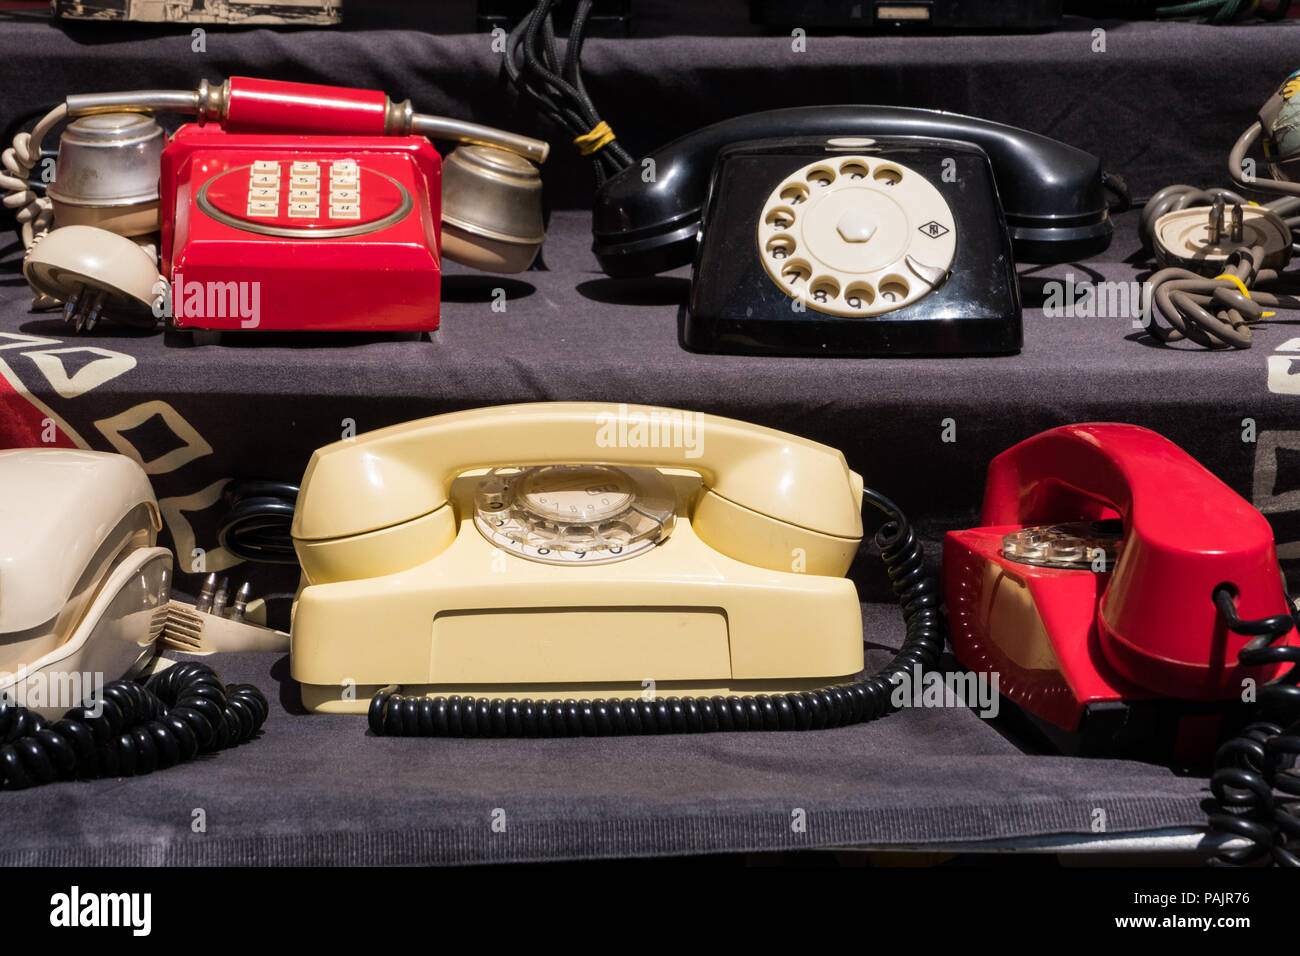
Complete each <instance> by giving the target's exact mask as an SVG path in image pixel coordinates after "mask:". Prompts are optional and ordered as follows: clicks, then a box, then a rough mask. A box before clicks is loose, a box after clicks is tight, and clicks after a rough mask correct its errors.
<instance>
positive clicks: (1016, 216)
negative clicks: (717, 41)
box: [591, 106, 1112, 276]
mask: <svg viewBox="0 0 1300 956" xmlns="http://www.w3.org/2000/svg"><path fill="white" fill-rule="evenodd" d="M845 136H852V137H876V138H879V137H883V136H925V137H931V138H938V139H948V140H959V141H961V142H965V143H970V144H972V145H974V146H977V147H979V148H980V149H982V150H983V151H984V152H985V153H986V154H987V155H988V158H989V160H990V161H991V162H992V164H993V170H994V176H995V178H996V180H997V184H998V193H999V195H1000V196H1001V198H1002V209H1003V212H1004V213H1005V215H1006V222H1007V228H1008V229H1009V231H1010V234H1011V240H1012V243H1013V245H1014V247H1015V252H1016V258H1017V259H1018V260H1020V261H1021V262H1037V263H1049V262H1072V261H1075V260H1077V259H1083V258H1086V257H1088V256H1092V255H1096V254H1097V253H1099V252H1101V251H1102V250H1104V249H1105V248H1106V247H1107V246H1108V245H1110V237H1111V232H1112V225H1111V221H1110V215H1109V212H1108V209H1107V203H1106V193H1105V190H1104V189H1103V188H1102V183H1101V164H1100V163H1099V162H1098V160H1097V157H1095V156H1092V155H1091V154H1089V153H1085V152H1084V151H1083V150H1079V149H1075V148H1074V147H1073V146H1067V145H1066V144H1064V143H1059V142H1057V141H1056V140H1054V139H1049V138H1048V137H1046V136H1039V135H1038V134H1037V133H1030V132H1026V131H1025V130H1021V129H1016V128H1015V127H1014V126H1005V125H1003V124H1001V123H991V122H989V121H988V120H981V119H976V118H974V117H971V116H962V115H961V114H959V113H947V112H943V111H940V110H922V109H912V108H910V107H901V106H809V107H799V108H794V109H781V110H769V111H767V112H764V113H750V114H748V115H747V116H738V117H736V118H734V119H729V120H724V121H723V122H721V123H714V124H713V125H712V126H706V127H704V128H703V129H701V130H697V131H696V132H694V133H691V134H690V135H688V136H683V137H682V138H681V139H677V140H674V141H673V142H671V143H669V144H668V145H667V146H664V147H663V148H662V149H660V150H658V151H657V152H655V153H653V154H652V155H651V156H650V157H648V159H650V160H653V181H651V182H646V181H644V179H643V176H646V175H648V172H649V171H648V170H647V169H646V165H645V162H644V161H639V162H636V163H634V164H633V165H632V166H629V167H628V168H627V169H625V170H623V171H622V172H620V173H619V174H618V175H617V176H614V177H613V178H611V179H610V180H609V181H608V182H606V183H605V184H604V185H603V186H602V187H601V188H600V190H599V191H598V192H597V193H596V203H595V209H594V210H593V213H592V224H591V229H592V251H593V252H594V253H595V254H596V257H597V259H599V260H600V266H601V269H602V270H604V271H605V273H606V274H608V275H611V276H641V275H653V274H655V273H657V272H665V271H667V270H669V269H675V268H677V267H678V266H684V265H686V264H688V263H689V262H691V260H692V259H693V258H694V256H695V241H696V231H697V227H698V225H699V220H700V212H701V210H702V208H703V205H704V197H705V193H706V191H707V190H708V185H709V177H710V175H711V173H712V171H713V164H714V161H715V159H716V158H717V155H718V152H719V151H720V150H721V149H722V148H723V147H725V146H729V145H731V144H732V143H737V142H741V141H748V140H757V139H769V138H772V139H784V138H791V137H824V138H834V137H845Z"/></svg>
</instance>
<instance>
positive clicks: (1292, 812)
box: [1210, 585, 1300, 866]
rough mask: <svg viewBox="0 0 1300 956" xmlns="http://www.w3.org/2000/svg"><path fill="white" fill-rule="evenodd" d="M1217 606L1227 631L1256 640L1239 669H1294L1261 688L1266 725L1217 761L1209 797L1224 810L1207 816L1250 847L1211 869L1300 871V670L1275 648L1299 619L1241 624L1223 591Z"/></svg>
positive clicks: (1285, 649) (1289, 651) (1215, 827)
mask: <svg viewBox="0 0 1300 956" xmlns="http://www.w3.org/2000/svg"><path fill="white" fill-rule="evenodd" d="M1288 603H1289V602H1288ZM1214 604H1215V606H1216V607H1217V608H1218V609H1219V613H1220V614H1221V615H1223V619H1224V621H1226V622H1227V625H1228V629H1229V630H1231V631H1233V632H1234V633H1236V634H1243V635H1248V636H1250V637H1251V638H1252V640H1251V641H1250V642H1249V643H1248V644H1246V646H1245V647H1243V648H1242V649H1241V652H1240V653H1239V654H1238V655H1237V658H1238V660H1240V662H1241V663H1242V664H1244V665H1247V666H1249V667H1260V666H1267V665H1270V664H1287V663H1289V664H1291V665H1293V666H1292V667H1291V669H1290V670H1288V671H1287V672H1286V673H1284V674H1283V675H1281V676H1280V677H1279V678H1278V679H1277V680H1275V681H1272V682H1271V683H1268V684H1265V685H1264V686H1263V687H1261V688H1260V689H1259V695H1258V703H1259V709H1260V717H1261V719H1260V720H1258V721H1256V722H1255V723H1252V724H1251V725H1250V726H1248V727H1246V729H1245V730H1244V731H1242V733H1241V735H1240V736H1238V737H1236V738H1234V739H1233V740H1230V741H1228V742H1227V743H1226V744H1224V745H1223V746H1222V747H1220V748H1219V750H1218V752H1217V753H1216V754H1215V755H1214V768H1215V769H1214V774H1213V776H1212V777H1211V778H1210V790H1211V791H1212V792H1213V793H1214V796H1215V798H1216V799H1217V800H1218V802H1219V811H1218V812H1217V813H1212V814H1211V815H1210V829H1211V831H1212V832H1214V833H1217V834H1220V835H1222V836H1237V837H1245V838H1246V839H1247V840H1249V841H1250V845H1249V846H1246V847H1242V848H1239V849H1225V850H1222V851H1220V853H1219V855H1218V857H1217V858H1216V859H1215V860H1214V862H1215V863H1218V864H1220V865H1225V866H1240V865H1243V864H1247V863H1254V862H1256V861H1258V860H1262V859H1265V858H1268V857H1272V859H1273V861H1274V862H1276V863H1277V864H1279V865H1281V866H1300V853H1297V851H1298V850H1300V771H1298V770H1297V768H1296V767H1295V763H1296V758H1297V757H1298V756H1300V686H1297V682H1300V667H1296V666H1294V665H1296V664H1300V647H1289V646H1282V647H1278V646H1276V645H1277V642H1278V641H1279V640H1281V639H1282V638H1283V637H1285V636H1286V635H1287V634H1288V633H1290V631H1291V628H1292V627H1293V626H1294V625H1295V623H1296V622H1295V614H1294V612H1292V613H1291V614H1277V615H1274V616H1273V617H1266V618H1260V619H1259V620H1254V621H1243V620H1242V619H1241V618H1240V617H1238V616H1237V608H1236V606H1235V605H1234V603H1233V593H1232V589H1231V588H1229V587H1227V586H1222V585H1221V586H1220V587H1218V588H1216V589H1215V591H1214Z"/></svg>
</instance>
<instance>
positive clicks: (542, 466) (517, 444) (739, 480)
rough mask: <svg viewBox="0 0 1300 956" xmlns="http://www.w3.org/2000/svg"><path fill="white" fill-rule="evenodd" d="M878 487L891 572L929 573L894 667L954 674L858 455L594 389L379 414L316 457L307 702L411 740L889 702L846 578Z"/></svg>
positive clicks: (307, 513)
mask: <svg viewBox="0 0 1300 956" xmlns="http://www.w3.org/2000/svg"><path fill="white" fill-rule="evenodd" d="M631 436H636V437H631ZM647 436H649V439H648V440H647ZM864 496H865V498H866V499H867V500H868V501H870V502H871V503H872V504H873V505H874V506H876V507H877V508H880V509H881V510H883V511H885V513H886V516H887V518H888V520H889V522H890V525H889V526H888V529H887V531H886V532H882V535H883V537H882V536H878V543H881V542H883V551H884V559H885V562H886V565H887V567H888V568H889V569H890V573H891V575H893V574H906V575H909V576H908V577H907V580H906V582H905V583H904V584H903V585H902V588H903V591H902V593H903V594H904V596H905V598H906V600H905V601H904V607H905V617H906V619H907V638H906V640H905V642H904V645H903V649H902V650H901V651H900V652H899V654H898V656H897V657H896V658H895V659H894V661H893V662H891V664H890V665H889V666H888V667H887V668H886V670H891V669H902V670H909V669H910V668H911V667H912V666H913V665H914V664H918V663H919V664H921V665H922V666H932V665H933V663H934V662H935V660H937V656H938V653H939V651H940V649H941V648H942V644H943V636H942V629H941V626H940V624H939V622H938V614H937V606H936V605H937V599H936V598H935V595H934V590H935V585H934V584H933V583H931V582H929V581H928V580H925V579H924V578H923V576H921V575H918V574H917V573H916V571H917V569H918V567H919V561H920V557H919V546H918V545H917V544H916V542H915V539H914V537H913V536H912V535H911V531H910V527H909V526H907V524H906V519H905V518H903V517H902V515H901V514H900V513H898V511H897V508H896V506H893V505H892V503H890V502H888V500H887V499H883V498H881V497H880V496H879V495H876V494H875V493H874V492H872V491H870V490H865V491H864V488H863V483H862V479H861V477H860V476H859V475H857V474H856V473H854V472H853V471H851V470H850V469H849V468H848V466H847V464H846V463H845V460H844V457H843V455H842V454H841V453H840V452H839V451H837V450H835V449H832V448H829V447H826V446H824V445H819V444H816V443H814V442H811V441H807V440H804V439H800V438H797V437H795V436H792V435H787V434H784V433H782V432H778V431H774V430H772V429H768V428H761V427H758V426H753V425H749V424H746V423H742V422H737V421H733V420H730V419H725V418H718V417H715V416H710V415H702V414H699V413H693V412H683V411H679V410H674V409H660V408H653V407H648V406H627V405H621V406H615V405H601V404H584V403H573V404H568V403H545V404H538V405H515V406H506V407H497V408H486V409H478V410H474V411H467V412H455V413H451V414H447V415H440V416H436V417H434V418H430V419H425V420H421V421H414V422H408V423H406V424H402V425H396V426H392V427H390V428H384V429H380V430H379V431H375V432H371V433H369V434H366V435H362V436H359V437H358V438H356V439H353V440H350V441H344V442H339V443H335V444H333V445H329V446H326V447H324V448H321V449H319V450H317V452H316V453H315V454H314V455H313V457H312V459H311V462H310V464H309V465H308V468H307V472H306V474H305V476H304V479H303V484H302V489H301V492H300V494H299V498H298V505H297V509H296V512H295V514H294V519H293V528H292V531H293V537H294V542H295V547H296V549H297V553H298V556H299V560H300V562H301V564H302V569H303V577H302V585H301V587H300V590H299V593H298V597H297V600H296V602H295V607H294V612H293V626H292V638H291V641H292V644H291V647H292V650H291V673H292V676H293V677H294V679H295V680H297V681H299V683H300V684H301V685H302V698H303V703H304V704H305V706H306V707H307V708H308V709H309V710H312V711H318V712H329V713H345V712H361V711H365V710H366V709H367V708H368V707H369V708H370V713H371V723H372V726H374V727H376V728H377V732H389V733H422V734H434V733H437V734H466V735H484V736H492V735H544V736H552V735H561V734H581V733H592V734H595V733H618V732H622V733H634V732H651V731H655V732H667V731H673V730H678V731H684V730H720V729H760V728H767V729H796V728H800V729H802V728H806V727H821V726H836V725H839V724H843V723H851V722H855V721H860V720H867V719H871V718H872V717H875V716H879V715H880V714H882V713H884V712H886V711H887V710H888V709H889V703H888V697H889V690H890V689H892V685H891V684H889V682H888V680H887V679H885V678H882V677H880V676H879V675H876V676H873V677H869V678H866V679H865V680H860V679H857V678H856V677H855V675H858V673H859V672H860V671H861V670H862V668H863V662H864V661H863V641H862V620H861V611H860V605H859V601H858V595H857V591H856V589H855V587H854V585H853V583H852V582H851V581H849V580H848V579H847V578H845V577H844V574H845V572H846V571H847V569H848V567H849V564H850V562H851V561H852V560H853V558H854V556H855V555H856V554H857V552H858V549H859V545H860V542H861V538H862V517H861V505H862V501H863V499H864ZM891 672H892V671H891ZM882 673H883V672H882ZM391 685H400V688H401V690H402V694H403V696H402V697H400V698H397V697H394V695H393V687H392V686H391ZM372 696H373V700H370V698H371V697H372Z"/></svg>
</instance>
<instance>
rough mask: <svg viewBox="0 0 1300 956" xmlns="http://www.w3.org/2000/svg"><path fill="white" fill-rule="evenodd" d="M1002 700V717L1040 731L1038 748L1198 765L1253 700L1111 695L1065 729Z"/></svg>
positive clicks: (1243, 719) (1240, 721) (1244, 717)
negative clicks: (1120, 697) (1137, 698)
mask: <svg viewBox="0 0 1300 956" xmlns="http://www.w3.org/2000/svg"><path fill="white" fill-rule="evenodd" d="M999 706H1000V707H1001V708H1002V710H1003V717H1002V719H1003V720H1004V721H1007V720H1010V721H1011V722H1012V724H1013V725H1014V724H1015V723H1019V724H1022V725H1023V727H1024V728H1025V729H1026V730H1028V731H1029V732H1030V733H1031V734H1032V735H1034V736H1036V737H1037V747H1036V748H1035V749H1043V750H1050V751H1056V752H1059V753H1062V754H1066V755H1068V756H1071V757H1092V758H1100V759H1111V760H1143V761H1146V762H1148V763H1158V764H1165V765H1176V766H1183V767H1194V768H1205V767H1208V766H1210V764H1211V763H1212V758H1213V756H1214V752H1215V750H1216V749H1217V748H1218V746H1219V745H1220V744H1222V743H1223V742H1224V741H1225V740H1227V739H1229V738H1231V737H1232V736H1234V735H1235V734H1237V733H1239V732H1240V731H1241V729H1242V728H1244V727H1245V726H1246V724H1248V723H1249V722H1250V719H1251V706H1250V705H1247V704H1243V703H1241V702H1240V701H1224V702H1213V701H1181V700H1142V701H1108V702H1104V703H1101V702H1098V703H1092V704H1088V705H1087V706H1086V707H1085V708H1084V713H1083V717H1082V718H1081V719H1080V721H1079V726H1078V727H1077V728H1076V729H1075V730H1074V731H1066V730H1062V729H1061V728H1060V727H1057V726H1056V725H1054V724H1051V723H1049V722H1048V721H1045V720H1043V719H1042V718H1040V717H1037V716H1035V715H1034V714H1031V713H1029V712H1028V711H1027V710H1024V709H1023V708H1021V707H1019V706H1018V705H1016V704H1014V703H1012V702H1011V701H1010V700H1008V699H1007V698H1005V697H1004V698H1002V699H1001V700H1000V701H999Z"/></svg>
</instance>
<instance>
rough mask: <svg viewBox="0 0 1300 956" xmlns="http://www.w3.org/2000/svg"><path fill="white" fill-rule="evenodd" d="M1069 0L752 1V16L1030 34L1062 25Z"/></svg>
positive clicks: (823, 24)
mask: <svg viewBox="0 0 1300 956" xmlns="http://www.w3.org/2000/svg"><path fill="white" fill-rule="evenodd" d="M1064 5H1065V4H1064V0H998V2H996V3H988V2H985V3H971V2H970V0H749V12H750V19H751V20H753V22H755V23H761V24H763V25H764V26H768V27H773V28H774V29H780V30H787V29H790V28H792V27H803V28H804V29H806V30H830V29H835V30H851V31H864V32H865V31H872V30H875V31H879V32H885V31H889V32H891V33H892V32H905V33H925V32H935V33H980V32H984V31H998V32H1005V33H1013V32H1019V33H1029V32H1032V31H1035V30H1050V29H1052V27H1054V26H1058V25H1059V24H1060V22H1061V16H1062V12H1063V7H1064Z"/></svg>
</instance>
